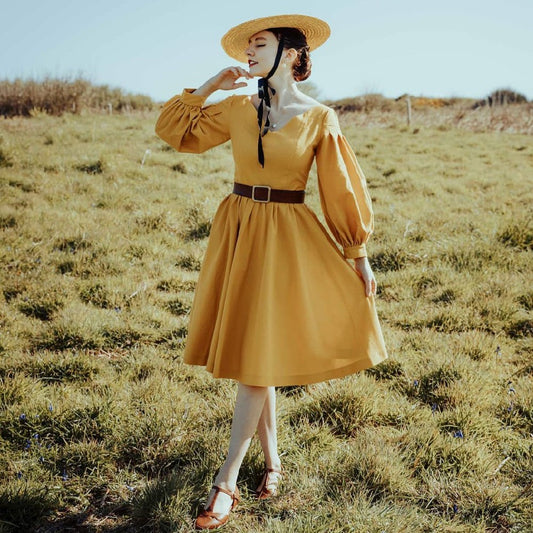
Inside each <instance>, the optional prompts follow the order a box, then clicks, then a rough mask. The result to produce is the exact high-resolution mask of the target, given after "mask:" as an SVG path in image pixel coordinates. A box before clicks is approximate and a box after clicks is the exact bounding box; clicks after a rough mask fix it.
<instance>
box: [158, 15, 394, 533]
mask: <svg viewBox="0 0 533 533" xmlns="http://www.w3.org/2000/svg"><path fill="white" fill-rule="evenodd" d="M329 32H330V30H329V26H328V25H327V24H326V23H325V22H324V21H322V20H319V19H316V18H314V17H308V16H304V15H281V16H275V17H266V18H261V19H255V20H252V21H248V22H245V23H243V24H240V25H238V26H236V27H234V28H232V29H231V30H230V31H228V32H227V33H226V35H225V36H224V37H223V39H222V46H223V48H224V49H225V51H226V52H227V53H228V54H229V55H230V56H231V57H232V58H234V59H236V60H238V61H242V62H247V63H248V65H249V70H248V71H246V70H245V69H243V68H241V67H238V66H235V67H229V68H226V69H224V70H222V71H221V72H219V73H218V74H217V75H215V76H214V77H212V78H210V79H209V80H208V81H207V82H206V83H204V84H203V85H202V86H201V87H199V88H198V89H195V90H193V89H185V90H184V91H183V93H181V94H179V95H176V96H174V97H173V98H171V99H170V100H169V101H168V102H166V103H165V105H164V106H163V109H162V111H161V114H160V116H159V119H158V121H157V124H156V133H157V135H159V137H160V138H161V139H163V140H164V141H166V142H167V143H168V144H170V145H171V146H173V147H174V148H175V149H176V150H178V151H181V152H194V153H199V152H203V151H205V150H207V149H209V148H211V147H213V146H216V145H219V144H221V143H223V142H225V141H227V140H229V139H231V141H232V149H233V156H234V160H235V183H234V189H233V192H232V193H231V194H229V195H227V196H226V197H225V198H224V199H223V200H222V202H221V204H220V205H219V207H218V209H217V212H216V214H215V216H214V218H213V222H212V229H211V234H210V237H209V242H208V246H207V249H206V252H205V256H204V260H203V263H202V268H201V270H200V274H199V277H198V283H197V287H196V292H195V296H194V301H193V305H192V309H191V313H190V317H189V326H188V336H187V342H186V347H185V351H184V355H183V358H184V361H185V362H186V363H189V364H194V365H203V366H206V368H207V370H208V371H210V372H212V374H213V376H214V377H217V378H231V379H235V380H237V381H238V382H239V383H238V391H237V398H236V403H235V411H234V416H233V420H232V426H231V438H230V445H229V452H228V456H227V458H226V461H225V462H224V464H223V465H222V467H221V468H220V470H219V472H218V475H217V476H216V479H215V482H214V485H213V489H212V491H211V493H210V495H209V497H208V501H207V504H206V507H205V509H204V510H203V511H202V512H201V513H200V514H199V516H198V517H197V519H196V523H195V526H196V528H197V529H212V528H215V527H219V526H221V525H223V524H224V523H226V521H227V520H228V517H229V513H230V511H231V509H233V508H234V507H235V505H236V504H237V502H238V500H239V493H238V489H237V486H236V483H237V476H238V472H239V468H240V466H241V463H242V460H243V458H244V455H245V453H246V451H247V449H248V447H249V444H250V441H251V439H252V436H253V435H254V433H255V431H256V430H257V433H258V436H259V439H260V442H261V446H262V449H263V451H264V454H265V463H266V468H265V472H264V475H263V478H262V480H261V483H260V485H259V487H258V489H257V496H258V498H260V499H266V498H269V497H271V496H272V495H274V494H275V493H276V491H277V487H278V483H279V481H280V478H281V472H282V470H281V462H280V458H279V455H278V450H277V440H276V417H275V387H276V386H283V385H303V384H308V383H316V382H319V381H324V380H327V379H332V378H337V377H342V376H345V375H348V374H351V373H354V372H357V371H360V370H363V369H365V368H368V367H371V366H373V365H375V364H377V363H379V362H381V361H383V360H384V359H385V358H386V357H387V353H386V348H385V345H384V341H383V336H382V333H381V329H380V325H379V322H378V318H377V314H376V309H375V302H374V295H375V293H376V280H375V278H374V275H373V273H372V270H371V268H370V264H369V262H368V259H367V254H366V248H365V243H366V241H367V240H368V238H369V236H370V234H371V233H372V231H373V212H372V205H371V200H370V195H369V193H368V190H367V186H366V180H365V178H364V175H363V173H362V171H361V168H360V166H359V164H358V162H357V159H356V157H355V155H354V153H353V151H352V149H351V148H350V146H349V145H348V143H347V141H346V139H345V138H344V136H343V135H342V133H341V131H340V128H339V123H338V119H337V116H336V114H335V112H334V111H333V110H332V109H330V108H328V107H326V106H325V105H322V104H320V103H319V102H317V101H315V100H313V99H312V98H310V97H309V96H306V95H305V94H303V93H302V92H300V91H299V90H298V87H297V85H296V83H297V82H298V81H302V80H305V79H307V78H308V76H309V74H310V72H311V60H310V57H309V52H310V50H313V49H315V48H317V47H318V46H320V45H321V44H322V43H323V42H324V41H326V39H327V38H328V37H329ZM254 77H258V78H259V91H258V94H255V95H252V96H248V95H246V96H238V95H233V96H230V97H228V98H226V99H225V100H223V101H221V102H219V103H216V104H213V105H209V106H205V107H203V103H204V101H205V99H206V98H207V96H209V95H210V94H212V93H213V92H214V91H216V90H218V89H223V90H231V89H236V88H238V87H243V86H245V85H246V82H242V81H241V82H238V81H237V80H238V79H239V78H244V79H252V78H254ZM315 158H316V163H317V173H318V188H319V194H320V202H321V207H322V210H323V213H324V216H325V220H326V222H327V225H328V227H329V229H330V230H331V232H332V234H333V236H334V237H335V239H336V240H337V242H338V243H339V244H340V245H341V246H342V248H343V253H341V251H340V250H339V248H338V246H337V244H336V243H335V241H334V240H333V239H332V238H331V237H330V235H329V233H328V232H327V230H326V228H325V227H324V226H323V225H322V224H321V223H320V221H319V219H318V217H317V216H316V214H315V213H314V212H313V211H312V210H311V209H310V208H309V207H308V206H307V205H306V204H305V203H304V195H305V186H306V183H307V179H308V174H309V170H310V167H311V165H312V163H313V160H314V159H315ZM351 260H353V261H354V262H355V264H354V265H352V264H351V263H350V261H351ZM354 267H355V268H354Z"/></svg>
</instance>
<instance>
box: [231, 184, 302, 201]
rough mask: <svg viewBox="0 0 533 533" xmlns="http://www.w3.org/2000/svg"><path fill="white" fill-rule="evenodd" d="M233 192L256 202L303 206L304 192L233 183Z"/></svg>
mask: <svg viewBox="0 0 533 533" xmlns="http://www.w3.org/2000/svg"><path fill="white" fill-rule="evenodd" d="M233 192H234V193H235V194H240V195H241V196H246V197H247V198H251V199H252V200H254V201H255V202H261V203H267V202H283V203H288V204H303V203H304V197H305V190H304V191H289V190H286V189H272V187H270V186H268V185H245V184H244V183H237V182H234V183H233Z"/></svg>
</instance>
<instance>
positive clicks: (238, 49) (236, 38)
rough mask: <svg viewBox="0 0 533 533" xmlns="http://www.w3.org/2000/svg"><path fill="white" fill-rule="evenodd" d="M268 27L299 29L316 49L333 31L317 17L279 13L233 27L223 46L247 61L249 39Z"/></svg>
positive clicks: (229, 52) (225, 36) (243, 61)
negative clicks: (246, 52) (246, 51)
mask: <svg viewBox="0 0 533 533" xmlns="http://www.w3.org/2000/svg"><path fill="white" fill-rule="evenodd" d="M268 28H297V29H299V30H300V31H301V32H302V33H303V34H304V35H305V37H306V39H307V44H308V45H309V49H310V50H314V49H315V48H318V47H319V46H320V45H321V44H323V43H324V42H325V41H326V40H327V38H328V37H329V35H330V33H331V30H330V28H329V25H328V24H327V23H326V22H324V21H323V20H320V19H317V18H315V17H309V16H307V15H277V16H274V17H263V18H259V19H253V20H249V21H248V22H243V23H242V24H239V25H238V26H235V27H234V28H231V30H229V31H228V32H227V33H226V35H224V37H222V41H221V42H222V48H224V50H225V51H226V53H227V54H228V55H229V56H230V57H232V58H233V59H236V60H237V61H240V62H241V63H246V62H247V61H248V57H247V56H246V54H245V50H246V48H247V47H248V40H249V39H250V37H251V36H252V35H254V34H256V33H257V32H259V31H262V30H267V29H268Z"/></svg>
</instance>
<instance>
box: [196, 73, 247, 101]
mask: <svg viewBox="0 0 533 533" xmlns="http://www.w3.org/2000/svg"><path fill="white" fill-rule="evenodd" d="M239 78H247V79H253V76H252V75H251V74H250V73H249V72H248V71H247V70H244V69H243V68H241V67H228V68H225V69H222V70H221V71H220V72H219V73H218V74H216V75H215V76H213V77H212V78H209V79H208V80H207V81H206V82H205V83H204V84H203V85H202V86H201V87H198V89H196V91H194V94H198V95H201V96H209V95H210V94H211V93H214V92H215V91H218V90H219V89H222V90H224V91H231V90H232V89H239V88H240V87H246V85H247V83H246V82H245V81H241V82H239V83H236V82H237V80H238V79H239Z"/></svg>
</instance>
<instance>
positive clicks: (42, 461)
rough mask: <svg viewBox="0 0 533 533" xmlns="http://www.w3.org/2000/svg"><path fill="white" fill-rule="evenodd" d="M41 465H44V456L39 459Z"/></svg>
mask: <svg viewBox="0 0 533 533" xmlns="http://www.w3.org/2000/svg"><path fill="white" fill-rule="evenodd" d="M39 463H44V457H43V456H42V455H41V457H39Z"/></svg>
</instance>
